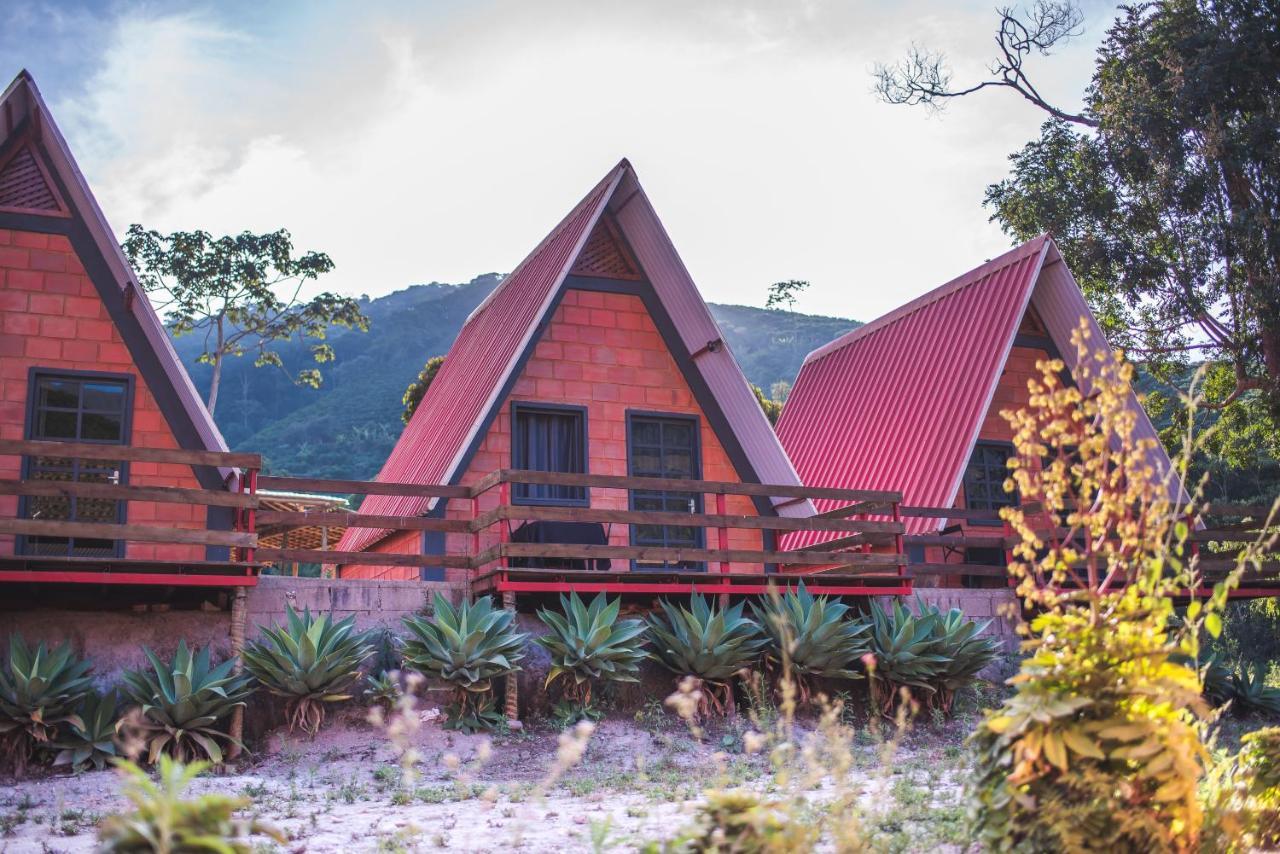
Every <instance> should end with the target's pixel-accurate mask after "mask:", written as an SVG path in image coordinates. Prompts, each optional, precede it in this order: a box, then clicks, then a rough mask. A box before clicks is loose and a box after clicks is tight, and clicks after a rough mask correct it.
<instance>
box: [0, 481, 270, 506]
mask: <svg viewBox="0 0 1280 854" xmlns="http://www.w3.org/2000/svg"><path fill="white" fill-rule="evenodd" d="M0 495H33V496H44V497H52V498H61V497H64V496H65V497H74V498H106V499H111V500H116V501H154V502H161V503H168V504H203V505H206V506H210V507H245V508H256V507H257V506H258V498H257V496H254V495H249V494H247V493H242V492H226V491H222V490H216V489H185V488H182V487H177V486H135V485H133V484H128V483H121V484H115V483H93V482H91V481H84V480H0Z"/></svg>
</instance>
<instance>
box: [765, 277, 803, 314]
mask: <svg viewBox="0 0 1280 854" xmlns="http://www.w3.org/2000/svg"><path fill="white" fill-rule="evenodd" d="M808 288H809V283H808V282H806V281H803V280H801V279H788V280H786V281H785V282H774V283H773V284H772V285H770V286H769V298H768V299H767V300H765V303H764V307H765V308H767V309H770V310H773V309H780V310H785V311H791V310H792V309H794V308H795V305H796V297H798V296H800V294H801V293H803V292H804V291H806V290H808Z"/></svg>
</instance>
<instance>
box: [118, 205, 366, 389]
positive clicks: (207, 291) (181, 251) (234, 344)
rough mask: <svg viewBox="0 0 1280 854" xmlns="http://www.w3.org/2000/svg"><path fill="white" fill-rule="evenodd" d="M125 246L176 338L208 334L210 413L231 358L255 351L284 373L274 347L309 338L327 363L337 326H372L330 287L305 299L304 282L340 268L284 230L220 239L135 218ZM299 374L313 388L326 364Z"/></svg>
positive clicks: (260, 362)
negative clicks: (149, 225) (168, 230)
mask: <svg viewBox="0 0 1280 854" xmlns="http://www.w3.org/2000/svg"><path fill="white" fill-rule="evenodd" d="M123 248H124V251H125V254H126V255H127V256H128V257H129V261H130V263H131V264H132V265H133V268H134V270H135V271H136V272H137V274H138V282H139V284H140V285H141V286H142V288H143V290H145V291H146V292H147V293H148V294H149V295H151V296H152V301H153V302H154V303H155V304H156V307H157V308H158V309H159V310H160V311H162V312H164V313H165V319H166V321H167V322H168V324H169V326H170V328H171V329H172V330H173V333H174V335H187V334H191V333H197V332H202V333H203V334H204V352H203V353H201V355H200V361H201V362H204V363H206V364H209V365H212V366H213V379H212V381H211V383H210V385H209V394H208V398H207V400H206V404H207V405H208V407H209V411H210V412H213V411H214V410H215V409H216V408H217V405H218V391H219V388H220V386H221V380H222V364H223V361H224V360H225V359H226V357H227V356H243V355H244V354H245V353H246V352H253V353H254V354H255V359H254V364H255V365H256V366H258V367H263V366H266V365H271V366H274V367H277V368H279V369H281V370H282V371H283V370H285V366H284V361H283V360H282V359H281V357H280V354H279V353H278V352H277V351H276V349H275V348H274V345H276V344H278V343H280V342H283V341H287V340H290V339H297V340H304V339H309V340H310V342H311V343H310V348H309V349H310V353H311V357H312V358H313V359H314V360H315V361H316V362H317V363H320V364H323V363H325V362H332V361H333V359H334V352H333V348H332V347H331V346H329V345H328V344H326V343H324V339H325V337H326V330H327V328H328V327H329V326H330V325H337V326H343V327H347V328H351V329H359V330H361V331H368V329H369V319H368V318H367V317H365V316H364V314H363V313H362V312H361V310H360V304H359V303H358V302H357V301H356V300H354V299H352V298H350V297H344V296H339V295H338V294H334V293H329V292H324V293H320V294H317V295H316V296H313V297H311V298H310V299H304V298H302V295H301V293H302V288H303V286H304V285H305V284H306V283H307V282H310V281H313V280H315V279H317V278H319V277H320V276H321V275H323V274H324V273H327V272H329V271H330V270H332V269H333V261H332V260H330V258H329V256H328V255H326V254H324V253H323V252H306V253H303V254H301V255H295V254H294V250H293V241H292V239H291V238H290V236H289V232H288V231H286V230H285V229H283V228H282V229H280V230H278V231H273V232H270V233H268V234H253V233H251V232H248V231H245V232H242V233H241V234H238V235H234V236H233V235H226V236H224V237H218V238H214V237H212V236H211V235H210V234H209V233H208V232H205V231H175V232H173V233H172V234H169V235H162V234H160V233H159V232H157V231H149V230H147V229H145V228H143V227H142V226H141V225H138V224H137V223H135V224H133V225H131V226H129V232H128V235H127V236H126V239H125V241H124V245H123ZM286 373H287V371H286ZM291 378H292V379H293V381H294V382H295V383H297V384H299V385H306V386H311V387H313V388H314V387H318V386H319V385H320V383H321V380H322V377H321V374H320V369H319V368H305V369H302V370H299V371H298V372H297V373H296V374H293V375H291Z"/></svg>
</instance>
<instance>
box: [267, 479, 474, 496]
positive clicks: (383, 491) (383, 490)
mask: <svg viewBox="0 0 1280 854" xmlns="http://www.w3.org/2000/svg"><path fill="white" fill-rule="evenodd" d="M258 489H278V490H281V491H283V492H339V493H348V492H349V493H352V494H354V495H404V496H412V497H414V498H471V497H472V494H471V487H469V486H449V485H440V484H430V483H429V484H419V483H387V482H383V481H380V480H334V479H331V478H315V477H280V476H276V475H265V474H264V475H260V476H259V477H258Z"/></svg>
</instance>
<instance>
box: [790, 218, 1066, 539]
mask: <svg viewBox="0 0 1280 854" xmlns="http://www.w3.org/2000/svg"><path fill="white" fill-rule="evenodd" d="M1047 245H1048V241H1047V239H1046V238H1043V237H1041V238H1037V239H1035V240H1032V241H1030V242H1028V243H1026V244H1023V245H1022V246H1019V247H1018V248H1017V249H1014V250H1013V251H1011V252H1008V253H1006V254H1004V255H1002V256H1000V257H999V258H995V259H993V260H991V261H989V262H987V263H986V264H983V265H982V266H981V267H979V268H977V269H976V270H973V271H972V272H970V273H967V274H965V275H964V276H961V277H960V278H958V279H955V280H953V281H951V282H948V283H947V284H945V285H943V286H942V287H940V288H937V289H936V290H934V291H931V292H929V293H927V294H925V295H924V296H922V297H920V298H918V299H916V300H913V301H911V302H909V303H907V304H906V305H904V306H902V307H901V308H898V309H896V310H894V311H892V312H890V313H889V314H887V315H885V316H884V317H881V318H879V319H877V320H875V321H872V322H871V323H868V324H867V325H865V326H861V327H859V328H858V329H855V330H853V331H852V332H850V333H848V334H847V335H844V336H842V337H840V338H837V339H836V340H835V341H832V342H831V343H830V344H827V345H825V346H823V347H820V348H819V349H817V350H815V351H814V352H813V353H811V354H809V356H808V358H806V359H805V363H804V365H803V367H801V369H800V375H799V376H798V377H797V378H796V383H795V387H794V388H793V389H792V390H791V395H790V396H789V397H788V398H787V403H786V405H785V406H784V407H783V410H782V417H781V418H780V419H779V420H778V435H779V437H780V438H781V439H782V445H783V447H784V448H786V450H787V453H788V454H789V455H790V457H791V461H792V462H793V463H794V464H795V466H796V469H797V471H799V473H800V478H801V479H802V480H803V481H804V483H805V484H807V485H809V486H829V487H842V488H849V489H888V490H900V491H901V492H902V494H903V498H904V501H905V503H907V504H916V505H928V506H934V507H947V506H950V505H951V503H952V502H953V501H954V500H955V495H956V490H957V489H958V487H959V483H960V476H961V474H962V473H963V471H964V466H965V463H966V462H967V460H968V458H969V455H970V454H971V453H972V449H973V443H974V441H975V440H976V438H977V434H978V430H979V428H980V427H981V424H982V419H983V416H984V415H985V413H986V411H987V409H988V408H989V407H990V403H991V399H992V396H993V395H994V393H995V389H996V384H997V383H998V382H999V379H1000V372H1001V370H1002V368H1003V367H1004V362H1005V359H1006V358H1007V356H1008V354H1009V350H1010V348H1011V347H1012V345H1013V338H1014V335H1015V333H1016V332H1017V328H1018V322H1019V320H1021V318H1022V314H1023V312H1024V311H1025V310H1026V307H1027V302H1028V300H1029V299H1030V297H1031V292H1032V290H1033V288H1034V286H1035V282H1036V279H1037V277H1038V275H1039V272H1040V267H1041V264H1042V262H1043V259H1044V254H1045V250H1046V248H1047ZM815 503H816V504H817V505H818V509H819V510H820V511H821V510H827V509H831V508H832V507H834V506H836V505H837V503H838V502H833V501H826V502H823V501H819V502H815ZM930 527H936V522H935V521H934V520H929V519H910V520H908V522H907V530H908V533H919V532H921V531H923V530H926V529H928V528H930ZM830 538H831V535H830V534H824V533H821V532H797V533H796V534H793V535H788V536H787V537H785V538H784V546H785V547H786V548H799V547H801V546H805V545H811V544H813V543H815V542H821V541H823V540H826V539H830Z"/></svg>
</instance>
